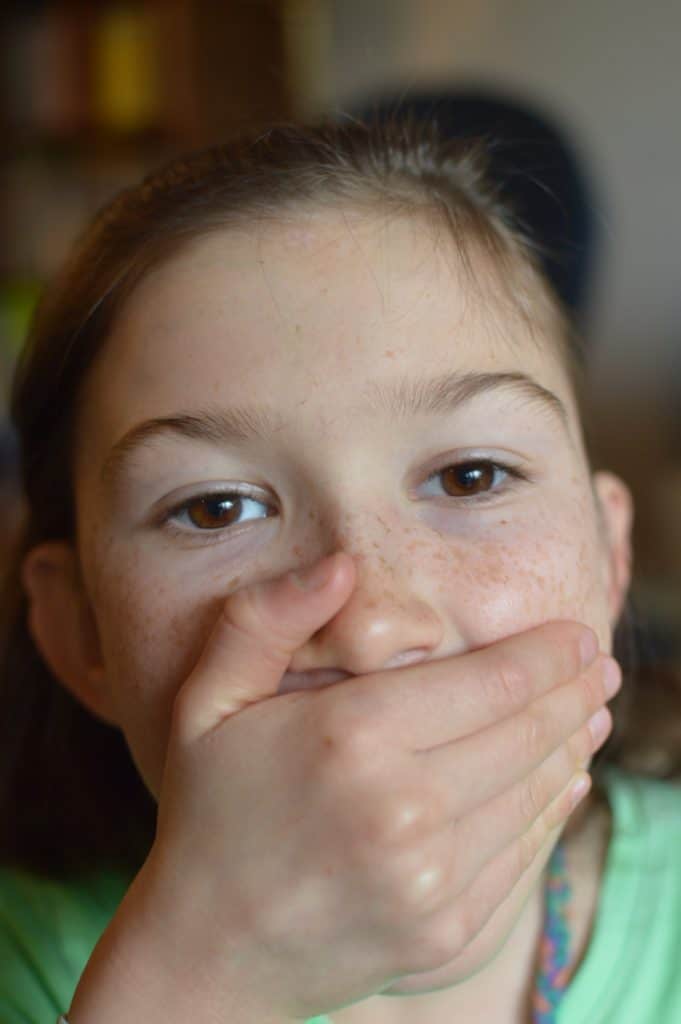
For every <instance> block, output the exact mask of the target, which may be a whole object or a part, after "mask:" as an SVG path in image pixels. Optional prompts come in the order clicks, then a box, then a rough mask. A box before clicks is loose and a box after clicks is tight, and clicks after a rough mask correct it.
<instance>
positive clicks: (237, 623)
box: [173, 551, 355, 743]
mask: <svg viewBox="0 0 681 1024" xmlns="http://www.w3.org/2000/svg"><path fill="white" fill-rule="evenodd" d="M354 582H355V567H354V562H353V560H352V558H351V557H350V555H348V554H346V553H345V552H342V551H337V552H335V553H334V554H333V555H329V556H327V557H326V558H324V559H322V561H320V562H317V563H316V564H315V565H314V566H312V567H311V568H309V569H307V570H305V571H304V572H298V573H296V572H289V573H287V574H286V575H285V576H281V577H278V578H277V579H275V580H267V581H264V582H261V583H254V584H253V585H252V586H250V587H244V588H243V590H238V591H236V592H235V593H234V594H231V595H230V596H229V597H228V598H227V600H226V601H225V603H224V605H223V608H222V611H221V613H220V616H219V618H218V620H217V622H216V623H215V625H214V627H213V629H212V632H211V633H210V636H209V637H208V641H207V642H206V645H205V647H204V649H203V652H202V653H201V656H200V658H199V660H198V661H197V663H196V665H195V666H194V668H193V669H192V671H191V673H190V675H189V676H188V677H187V679H186V680H185V682H184V684H183V685H182V687H181V689H180V690H179V692H178V694H177V697H176V698H175V704H174V708H173V728H174V731H175V732H176V734H178V733H179V735H178V738H179V740H180V742H181V743H191V742H193V741H194V740H196V739H198V738H199V737H200V736H202V735H204V734H205V733H207V732H209V731H210V730H212V729H214V728H215V727H216V726H218V725H219V724H220V723H221V722H222V721H224V719H226V718H229V717H231V716H232V715H235V714H236V713H237V712H238V711H240V710H241V709H242V708H245V707H247V706H248V705H249V704H254V703H256V702H258V701H261V700H264V699H265V698H267V697H271V696H273V695H274V694H275V693H276V692H277V690H278V688H279V684H280V682H281V678H282V676H283V674H284V672H285V671H286V669H287V668H288V666H289V664H290V662H291V658H292V657H293V654H294V653H295V651H296V650H298V648H299V647H301V646H302V644H304V643H305V642H306V641H307V640H308V639H309V638H310V637H311V636H312V635H313V634H314V633H316V631H317V630H318V629H320V628H321V627H322V626H323V625H324V623H325V622H327V621H328V620H329V619H330V618H331V617H332V615H335V614H336V612H337V611H338V610H339V609H340V608H341V607H342V606H343V604H344V603H345V601H346V600H347V599H348V597H349V595H350V593H351V591H352V587H353V585H354Z"/></svg>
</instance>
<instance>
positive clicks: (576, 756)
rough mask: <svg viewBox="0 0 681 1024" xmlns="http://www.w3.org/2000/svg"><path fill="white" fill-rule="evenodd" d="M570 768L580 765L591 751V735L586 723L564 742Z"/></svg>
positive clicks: (592, 742)
mask: <svg viewBox="0 0 681 1024" xmlns="http://www.w3.org/2000/svg"><path fill="white" fill-rule="evenodd" d="M566 746H567V750H568V755H569V759H570V764H571V766H572V768H573V769H574V768H576V767H580V768H581V767H582V766H583V765H584V764H585V763H586V761H588V759H589V758H590V757H591V754H592V753H593V746H594V741H593V736H592V735H591V731H590V730H589V726H588V725H583V726H582V728H581V729H579V731H578V732H576V733H575V734H574V736H571V737H570V738H569V740H568V741H567V743H566Z"/></svg>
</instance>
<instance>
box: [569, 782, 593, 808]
mask: <svg viewBox="0 0 681 1024" xmlns="http://www.w3.org/2000/svg"><path fill="white" fill-rule="evenodd" d="M590 789H591V776H590V775H580V776H579V778H578V779H577V780H576V782H575V784H574V785H573V787H572V789H571V790H570V806H571V807H572V810H573V811H574V809H575V807H576V806H577V804H578V803H581V801H582V800H583V799H584V797H585V796H586V794H587V793H588V792H589V790H590Z"/></svg>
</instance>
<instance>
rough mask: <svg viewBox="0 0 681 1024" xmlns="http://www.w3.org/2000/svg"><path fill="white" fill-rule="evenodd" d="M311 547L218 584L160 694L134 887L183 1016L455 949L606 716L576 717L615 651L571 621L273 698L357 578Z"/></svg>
mask: <svg viewBox="0 0 681 1024" xmlns="http://www.w3.org/2000/svg"><path fill="white" fill-rule="evenodd" d="M324 566H326V570H327V579H326V582H325V584H324V585H322V586H321V588H320V589H316V590H305V589H302V588H301V587H300V586H299V585H298V583H297V582H296V580H295V578H294V577H293V575H292V574H289V575H287V576H285V577H283V578H281V579H277V580H274V581H271V582H267V583H260V584H257V585H254V586H251V587H247V588H244V589H242V590H240V591H238V592H236V593H234V594H232V595H231V596H230V597H229V598H228V599H227V600H226V602H225V606H224V614H223V615H222V616H221V617H220V619H219V621H218V622H217V623H216V625H215V628H214V630H213V632H212V634H211V636H210V638H209V641H208V643H207V645H206V647H205V649H204V651H203V653H202V656H201V657H200V659H199V661H198V663H197V665H196V666H195V668H194V670H193V671H192V673H191V675H190V676H189V678H188V679H187V680H186V682H185V684H184V685H183V687H182V688H181V690H180V692H179V693H178V696H177V699H176V701H175V706H174V714H173V723H172V728H171V735H170V740H169V745H168V752H167V761H166V768H165V774H164V779H163V785H162V792H161V796H160V801H159V818H158V832H157V837H156V841H155V843H154V848H153V850H152V852H151V855H150V857H149V860H148V861H147V863H146V865H145V867H144V868H143V871H142V874H141V876H140V880H139V883H138V897H137V898H138V899H141V900H142V903H141V904H140V906H142V905H143V906H144V919H145V921H146V922H147V925H148V927H150V928H151V933H152V934H153V935H154V936H155V939H156V942H157V945H158V944H160V946H161V947H163V950H164V952H163V957H164V960H163V962H164V963H165V965H166V968H165V969H166V970H167V971H168V976H169V978H170V977H178V976H179V975H180V974H181V975H182V976H183V978H184V979H190V978H191V979H193V982H192V984H193V986H194V993H193V994H194V999H195V1001H196V1000H197V999H198V1000H203V1002H200V1004H199V1005H200V1006H201V1007H202V1008H203V1007H205V1016H204V1017H202V1016H201V1014H200V1013H197V1012H195V1013H194V1017H195V1019H207V1020H208V1019H213V1017H212V1016H211V1015H210V1014H211V1012H214V1013H215V1017H216V1019H218V1008H220V1007H229V1006H231V1005H237V1004H238V998H237V997H235V992H239V991H241V992H246V991H248V992H249V993H251V994H257V1000H258V1005H259V1006H261V1007H263V1011H264V1010H265V1009H266V1010H267V1011H268V1012H271V1014H272V1019H275V1018H276V1019H281V1020H284V1019H297V1018H305V1017H308V1016H313V1015H315V1014H317V1013H322V1012H332V1011H333V1009H336V1008H338V1007H341V1006H344V1005H347V1004H348V1003H351V1002H355V1001H357V1000H359V999H363V998H367V997H369V996H370V995H373V994H375V993H377V992H379V991H381V990H383V989H385V988H386V987H387V986H388V985H389V984H390V983H391V982H393V981H395V980H396V979H399V978H401V977H404V976H407V975H410V974H413V973H415V972H425V971H429V970H433V969H435V968H437V967H438V966H440V965H442V964H444V963H448V962H450V961H452V960H454V959H455V958H457V957H459V956H461V954H462V953H463V952H464V951H465V950H466V949H467V947H469V946H470V944H471V943H472V942H473V940H474V938H475V936H476V935H477V934H478V933H479V931H480V929H481V928H482V927H483V926H484V925H485V923H486V922H487V921H488V920H489V919H490V917H491V916H492V914H493V913H494V911H495V909H496V908H497V907H498V906H499V905H500V904H501V903H502V901H503V900H504V899H505V898H506V897H508V895H509V893H511V892H512V890H513V889H514V887H515V886H516V885H517V884H518V881H519V879H520V878H521V876H522V874H523V872H524V871H525V870H526V869H527V868H528V867H529V866H530V865H531V864H532V862H533V860H534V859H535V858H536V857H537V856H538V855H539V852H540V850H541V849H542V848H543V846H544V844H545V841H546V840H547V837H548V836H549V835H550V833H551V831H552V830H553V829H555V828H557V827H558V826H559V825H561V824H562V823H563V822H564V821H565V820H566V818H567V816H568V815H569V813H570V811H571V809H572V807H573V800H572V798H571V788H572V783H574V781H575V778H580V777H581V778H582V779H584V778H586V779H587V781H588V776H585V773H584V771H583V769H584V766H585V765H586V764H587V763H588V761H589V758H590V757H591V755H592V754H593V752H594V750H595V749H596V748H597V747H598V746H599V745H600V743H601V742H602V741H603V739H604V738H605V736H606V735H607V732H608V731H609V726H610V718H609V713H608V712H607V710H606V711H605V712H604V719H605V731H604V732H601V733H600V735H599V736H598V737H597V738H596V739H594V736H593V735H592V733H591V731H590V729H589V727H588V725H587V722H588V720H589V719H590V718H591V716H592V715H593V714H594V712H596V711H597V710H598V709H599V708H600V707H601V706H602V705H603V704H604V702H605V700H606V699H608V697H609V696H612V693H613V692H614V691H613V690H612V689H611V691H610V692H609V693H607V692H606V690H605V689H604V666H605V665H607V664H609V665H610V666H611V667H612V668H611V672H614V674H615V677H616V679H615V686H617V685H618V670H617V668H616V663H614V662H613V661H612V659H609V658H605V657H599V656H598V654H597V643H596V640H595V636H594V634H593V633H592V632H591V631H590V630H588V629H587V628H586V627H584V626H580V625H579V624H577V623H570V622H561V623H548V624H546V625H543V626H540V627H537V628H535V629H532V630H529V631H527V632H526V633H522V634H518V635H516V636H512V637H509V638H507V639H505V640H502V641H500V642H498V643H495V644H492V645H490V646H489V647H486V648H483V649H480V650H477V651H474V652H471V653H468V654H465V655H460V656H457V657H450V658H444V659H441V660H439V661H431V662H429V663H421V664H418V665H414V666H407V667H402V668H398V669H392V670H389V671H381V672H377V673H373V674H370V675H365V676H361V677H354V678H352V679H346V680H344V681H342V682H340V683H337V684H334V685H332V686H327V687H324V688H323V689H317V690H311V691H310V690H308V691H304V692H303V691H298V692H294V693H287V694H282V695H277V689H278V687H279V684H280V681H281V678H282V675H283V674H284V672H285V671H286V669H287V668H288V666H289V663H290V661H291V658H292V656H293V654H294V652H295V651H296V650H297V649H298V648H299V647H300V646H301V645H302V644H303V643H305V641H306V640H307V639H308V638H309V637H310V636H311V635H312V634H313V633H314V632H315V631H316V630H318V629H319V628H320V627H321V626H322V625H323V624H324V623H325V622H327V621H328V620H329V619H330V618H331V617H332V616H333V615H335V614H336V613H337V612H338V610H339V609H340V608H341V607H342V605H343V604H344V603H345V601H346V600H347V598H348V597H349V595H350V593H351V591H352V588H353V586H354V579H355V577H354V564H353V562H352V559H351V558H350V557H349V556H348V555H345V554H342V553H337V554H336V555H334V556H331V557H330V558H329V559H327V560H325V562H324V563H320V566H319V568H321V569H323V567H324ZM584 641H586V647H585V649H584V650H582V646H581V645H582V644H583V643H584ZM452 826H455V827H452ZM483 880H484V884H483V885H481V881H483ZM164 942H165V945H164ZM478 966H482V964H479V965H478ZM468 968H469V972H470V965H468ZM197 979H199V980H200V984H197ZM235 998H236V1002H235ZM195 1010H196V1005H195ZM277 1015H278V1016H277ZM228 1016H229V1014H227V1017H228ZM220 1019H222V1018H220ZM225 1019H227V1018H225ZM230 1019H231V1018H230ZM254 1019H255V1018H254Z"/></svg>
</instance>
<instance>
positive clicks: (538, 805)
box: [519, 772, 546, 822]
mask: <svg viewBox="0 0 681 1024" xmlns="http://www.w3.org/2000/svg"><path fill="white" fill-rule="evenodd" d="M545 789H546V787H545V786H544V784H543V781H542V778H541V776H540V775H539V773H538V772H533V773H532V775H530V776H529V777H528V778H527V779H526V780H525V782H524V783H523V785H522V786H521V789H520V794H519V801H520V814H521V818H522V820H523V821H525V822H532V821H535V820H536V819H537V818H538V817H539V815H540V814H541V812H542V810H543V808H544V807H545V806H546V791H545Z"/></svg>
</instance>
